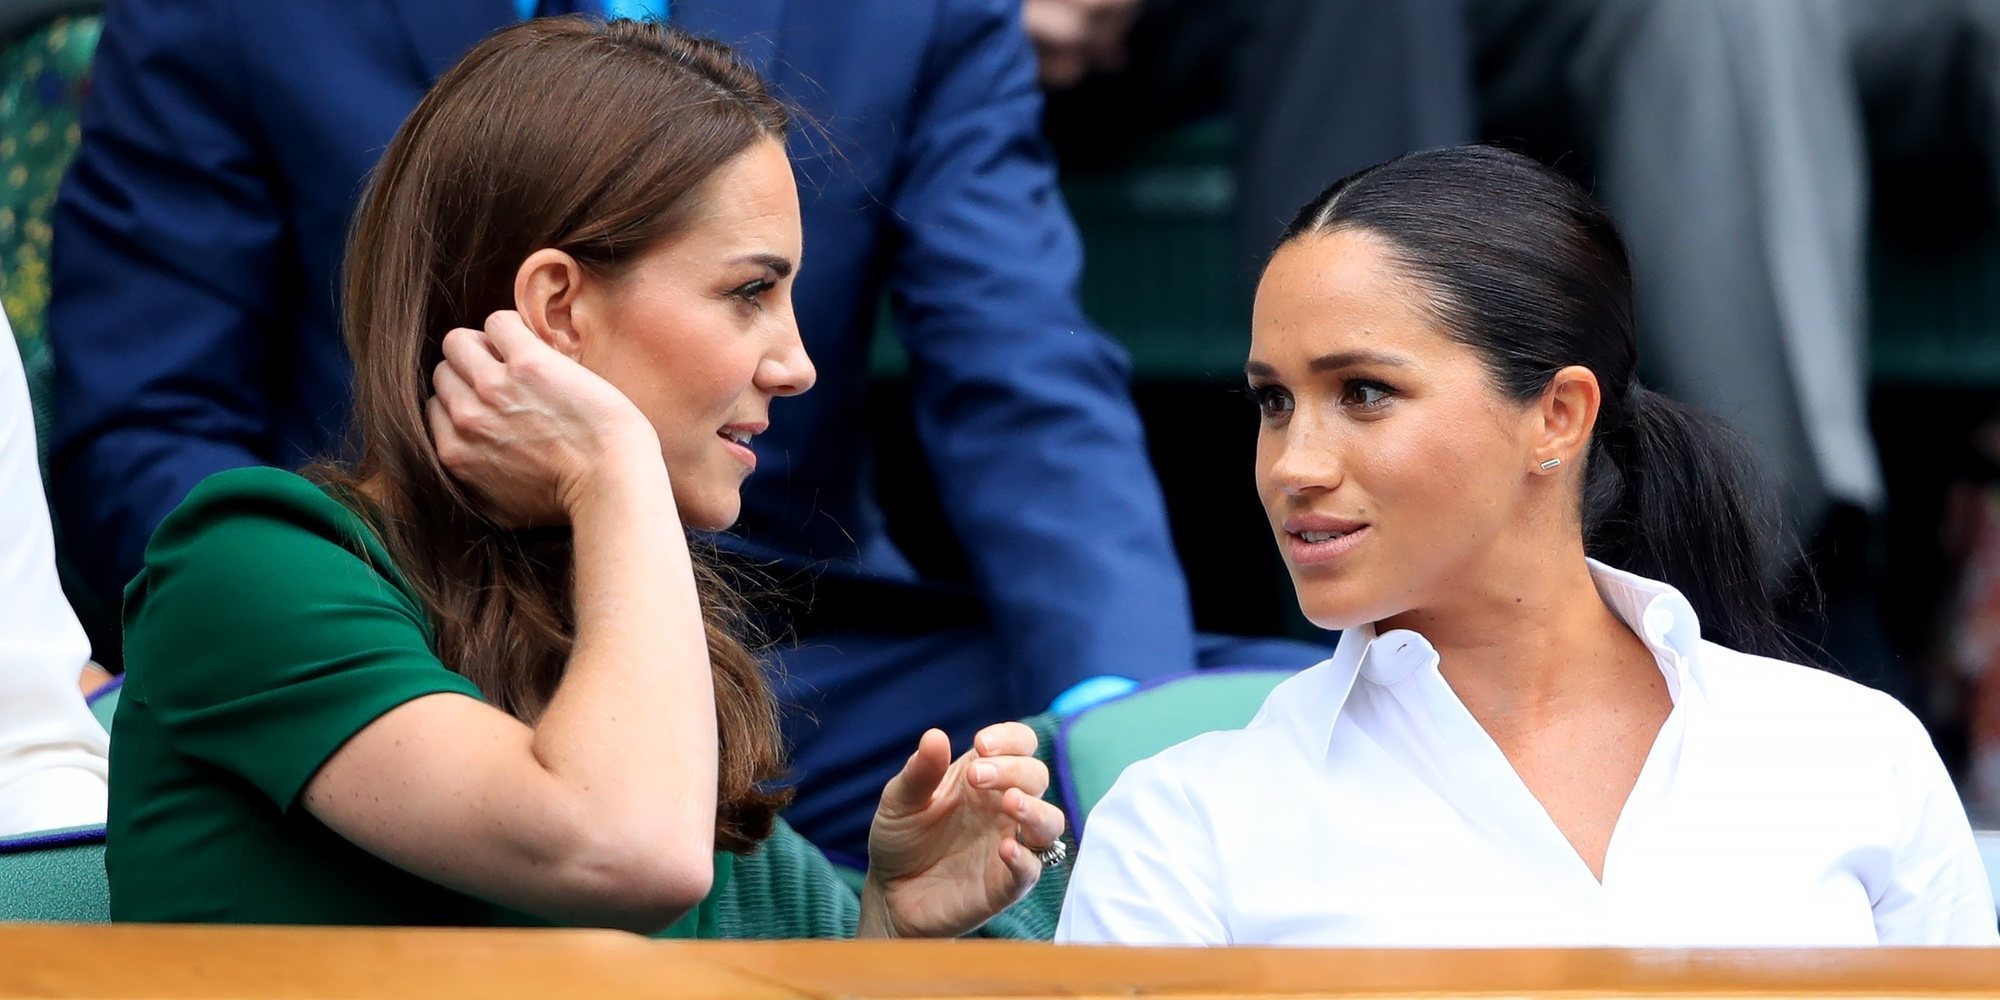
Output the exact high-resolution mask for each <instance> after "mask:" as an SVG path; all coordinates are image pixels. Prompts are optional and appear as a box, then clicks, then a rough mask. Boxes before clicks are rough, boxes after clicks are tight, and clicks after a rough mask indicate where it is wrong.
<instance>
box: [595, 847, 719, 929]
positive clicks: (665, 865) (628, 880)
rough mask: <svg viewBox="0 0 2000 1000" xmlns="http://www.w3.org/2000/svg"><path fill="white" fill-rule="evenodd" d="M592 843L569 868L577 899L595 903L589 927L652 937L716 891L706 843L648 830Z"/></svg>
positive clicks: (712, 855)
mask: <svg viewBox="0 0 2000 1000" xmlns="http://www.w3.org/2000/svg"><path fill="white" fill-rule="evenodd" d="M594 839H595V840H596V842H595V843H593V844H591V845H590V846H589V847H588V848H587V849H586V851H585V852H583V856H582V857H579V858H578V859H576V863H575V864H573V865H572V872H573V877H574V879H575V880H576V882H577V883H578V890H579V892H578V895H579V896H581V897H582V898H587V899H591V900H594V901H596V903H597V905H596V906H593V907H592V908H591V909H592V910H593V911H594V912H592V913H591V914H589V915H588V918H589V919H588V922H590V923H594V924H599V925H602V926H605V927H615V928H618V929H620V930H628V931H633V932H636V933H640V934H652V933H655V932H657V931H661V930H664V929H666V928H667V927H668V926H669V925H671V924H673V922H674V921H676V920H679V919H680V918H681V917H683V916H685V915H687V914H688V913H689V912H690V911H692V910H693V909H694V908H695V907H697V906H700V905H701V902H702V900H704V899H707V898H708V894H709V891H710V890H711V889H713V888H714V884H715V858H714V854H713V849H712V845H711V844H710V843H709V842H708V840H707V838H676V837H670V836H662V835H661V834H660V833H659V832H658V831H651V832H649V833H648V834H645V835H640V836H629V835H619V834H616V833H609V834H606V835H603V836H601V837H598V838H594Z"/></svg>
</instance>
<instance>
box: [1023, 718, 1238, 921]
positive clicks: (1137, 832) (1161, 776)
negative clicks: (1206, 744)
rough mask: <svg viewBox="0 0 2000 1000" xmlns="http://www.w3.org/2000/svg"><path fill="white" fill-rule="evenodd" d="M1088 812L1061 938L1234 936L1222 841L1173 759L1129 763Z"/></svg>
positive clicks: (1072, 878) (1066, 901)
mask: <svg viewBox="0 0 2000 1000" xmlns="http://www.w3.org/2000/svg"><path fill="white" fill-rule="evenodd" d="M1088 820H1089V822H1088V823H1087V824H1086V825H1085V827H1084V830H1083V834H1084V839H1083V840H1082V841H1081V843H1080V844H1079V845H1078V848H1077V858H1076V870H1075V871H1074V872H1072V873H1071V875H1070V880H1069V892H1068V895H1067V896H1065V897H1064V899H1063V908H1062V920H1061V922H1060V923H1059V924H1058V925H1057V926H1056V937H1055V939H1056V940H1057V941H1058V942H1062V943H1067V944H1130V945H1224V944H1228V943H1230V941H1229V929H1228V924H1227V921H1226V919H1225V917H1224V915H1223V910H1222V898H1221V893H1220V891H1219V890H1218V886H1219V885H1220V881H1221V875H1222V873H1221V871H1220V870H1219V866H1218V864H1217V852H1216V850H1215V845H1214V842H1213V840H1212V838H1211V837H1210V836H1209V833H1208V830H1207V828H1206V826H1205V825H1204V824H1203V823H1202V822H1201V819H1200V816H1199V815H1198V814H1197V812H1196V810H1195V808H1194V805H1193V803H1192V802H1190V801H1189V798H1188V794H1187V789H1186V788H1185V787H1184V786H1183V785H1182V783H1181V781H1180V777H1179V775H1178V774H1176V773H1175V772H1174V771H1173V769H1172V768H1171V766H1170V765H1169V764H1167V763H1166V762H1164V761H1163V760H1162V759H1161V758H1159V757H1154V758H1152V759H1150V760H1145V761H1141V762H1139V763H1137V764H1134V765H1132V766H1131V767H1128V768H1126V769H1125V773H1124V774H1122V775H1120V776H1119V778H1118V781H1117V783H1116V784H1114V785H1112V787H1111V791H1109V792H1107V793H1106V794H1105V796H1104V798H1103V799H1102V800H1101V801H1099V802H1098V804H1097V808H1095V809H1093V810H1092V811H1091V813H1090V816H1089V817H1088Z"/></svg>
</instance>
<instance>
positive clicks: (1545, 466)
mask: <svg viewBox="0 0 2000 1000" xmlns="http://www.w3.org/2000/svg"><path fill="white" fill-rule="evenodd" d="M1561 464H1563V460H1562V459H1560V458H1551V459H1549V460H1548V461H1546V462H1543V463H1542V471H1543V472H1547V471H1549V470H1550V469H1553V468H1555V467H1556V466H1558V465H1561Z"/></svg>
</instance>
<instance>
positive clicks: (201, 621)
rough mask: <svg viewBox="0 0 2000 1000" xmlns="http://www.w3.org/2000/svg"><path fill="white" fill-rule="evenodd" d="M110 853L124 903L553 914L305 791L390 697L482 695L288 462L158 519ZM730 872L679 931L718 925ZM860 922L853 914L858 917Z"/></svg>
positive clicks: (355, 522)
mask: <svg viewBox="0 0 2000 1000" xmlns="http://www.w3.org/2000/svg"><path fill="white" fill-rule="evenodd" d="M125 630H126V631H125V658H126V680H125V690H124V696H123V699H122V700H121V701H120V703H119V706H118V711H117V715H116V718H115V720H114V722H113V726H112V731H113V734H114V735H113V739H112V743H111V746H112V751H111V803H110V824H109V829H108V831H107V840H106V847H105V867H106V869H107V872H108V874H109V876H110V881H111V916H112V919H114V920H137V921H178V922H224V923H286V924H299V923H303V924H371V925H449V926H491V925H515V926H518V925H537V924H545V923H546V922H545V921H542V920H538V919H537V918H534V917H531V916H529V915H527V914H524V913H518V912H514V911H511V910H508V909H505V908H503V907H499V906H496V905H493V904H491V903H488V902H485V901H483V900H479V899H475V898H473V897H470V896H467V895H464V894H462V893H459V892H455V891H453V890H451V889H447V888H445V887H443V886H440V885H437V884H435V883H432V882H428V881H425V880H424V879H421V878H418V877H417V876H415V875H411V874H409V873H408V872H405V871H403V870H402V869H399V868H397V867H395V866H393V865H390V864H388V863H387V862H384V861H382V860H380V859H378V858H376V857H375V856H374V855H372V854H369V853H368V852H366V851H364V850H362V849H360V848H358V847H356V846H354V845H353V844H352V843H349V842H348V841H346V840H344V839H342V838H341V837H340V836H339V835H338V834H335V833H334V832H333V831H331V830H329V829H328V828H327V827H326V826H325V825H324V824H322V823H320V822H319V821H318V820H317V819H314V818H313V816H312V815H311V814H309V813H308V812H306V810H305V809H304V808H302V807H301V805H300V803H299V796H300V793H301V792H302V791H303V790H304V788H305V785H306V782H307V781H309V780H310V779H311V778H312V776H313V774H314V773H315V772H316V771H318V770H319V768H320V766H321V765H322V764H324V763H325V762H326V759H327V758H328V757H329V756H331V755H332V754H333V752H334V751H335V750H337V749H339V747H340V746H341V744H343V743H345V742H346V741H347V740H348V739H349V738H351V737H352V736H353V735H354V734H355V733H357V732H359V731H360V730H361V729H363V728H364V727H366V726H367V725H368V724H369V723H370V722H372V721H374V720H375V719H376V718H379V717H380V716H381V715H382V714H383V713H385V712H387V711H389V710H390V709H392V708H395V707H396V706H398V705H401V704H403V703H404V702H407V701H410V700H411V699H414V698H419V697H423V696H425V695H430V694H438V693H441V692H448V693H454V694H459V695H464V696H466V697H469V698H479V697H480V693H479V690H478V689H477V688H476V687H474V686H473V684H472V682H471V681H468V680H466V679H465V678H464V677H462V676H460V675H458V674H456V673H454V672H452V671H451V670H450V669H448V668H446V667H445V665H444V664H443V663H441V662H439V661H438V659H437V657H436V655H435V654H434V653H433V652H432V647H433V643H434V640H435V636H434V635H433V634H432V629H431V625H430V621H429V618H428V616H427V615H426V614H425V613H424V611H423V608H422V605H421V604H420V603H419V601H418V600H417V598H416V596H415V595H414V593H412V591H411V589H410V587H409V585H408V584H407V583H406V582H405V581H404V580H403V578H402V576H401V574H399V573H398V572H397V570H396V568H395V566H394V565H393V564H391V562H390V560H389V556H388V553H387V552H386V551H385V550H384V549H383V548H382V545H381V543H380V541H379V540H378V539H377V537H376V536H375V534H374V533H373V532H372V531H371V530H370V529H369V527H368V526H367V524H366V523H365V522H364V521H362V520H361V519H360V518H359V517H358V516H357V515H356V514H355V513H354V512H353V511H351V510H350V509H348V508H347V507H346V506H343V505H342V504H340V503H339V502H337V501H335V500H334V499H333V498H332V497H330V496H328V495H327V494H326V493H325V492H323V491H321V490H320V489H319V488H318V487H317V486H315V485H313V484H312V483H310V482H308V481H306V480H305V479H302V478H300V477H298V476H295V475H292V474H291V473H288V472H281V471H278V470H276V469H239V470H235V471H231V472H225V473H221V474H219V475H216V476H213V477H211V478H209V479H208V480H207V481H206V482H203V483H202V484H201V485H200V486H199V487H197V488H196V489H195V490H194V492H193V493H192V494H190V495H189V496H188V498H187V500H186V502H184V503H182V504H181V506H180V507H179V508H178V509H176V510H175V511H174V512H173V513H172V514H171V515H169V516H168V518H167V519H166V521H165V522H164V523H162V524H161V526H160V529H159V531H158V532H157V533H156V534H155V535H154V536H153V539H152V542H151V543H150V544H149V545H148V546H147V548H146V561H145V569H144V570H143V571H142V572H141V573H140V574H139V576H138V577H137V578H136V579H134V580H133V582H132V584H131V586H130V587H129V588H127V590H126V596H125ZM733 862H734V856H732V855H729V854H726V853H718V854H717V855H716V877H715V882H714V889H713V890H712V891H711V893H710V895H709V897H708V899H706V900H704V901H703V902H702V904H701V905H700V906H699V907H698V908H696V909H695V910H694V911H693V912H691V913H689V914H688V915H687V916H686V917H684V918H683V919H681V920H680V921H679V922H678V923H676V924H674V926H672V927H670V928H668V929H667V930H666V931H664V932H662V936H667V937H715V936H718V935H719V933H720V931H719V930H718V927H717V912H716V900H717V898H718V896H719V895H720V894H723V893H725V892H726V891H727V888H728V885H729V881H730V878H731V875H732V871H733V868H734V864H733ZM848 926H849V927H851V926H852V925H851V924H849V925H848Z"/></svg>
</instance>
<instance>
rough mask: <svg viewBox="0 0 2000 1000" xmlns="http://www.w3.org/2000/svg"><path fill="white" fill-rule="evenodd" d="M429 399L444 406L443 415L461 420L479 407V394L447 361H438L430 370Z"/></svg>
mask: <svg viewBox="0 0 2000 1000" xmlns="http://www.w3.org/2000/svg"><path fill="white" fill-rule="evenodd" d="M431 391H432V392H433V393H435V395H434V396H432V397H431V398H432V399H434V400H436V401H437V402H439V403H441V404H443V405H444V411H445V413H447V414H449V415H450V416H452V417H453V418H454V419H457V420H463V419H465V418H466V417H467V416H468V415H470V414H471V413H472V412H473V410H474V409H475V408H476V407H478V406H479V402H480V398H479V393H478V392H477V391H475V390H474V389H473V388H472V385H471V383H469V382H467V381H466V380H465V376H463V375H460V374H459V372H458V369H456V368H454V367H452V363H451V362H449V361H440V362H438V366H437V367H436V368H434V369H432V370H431Z"/></svg>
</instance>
